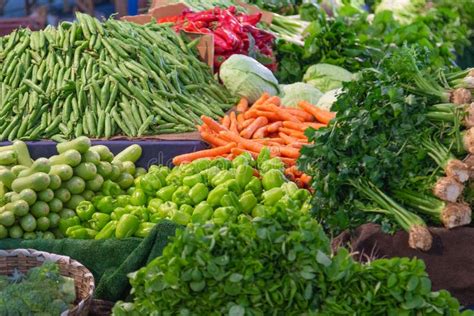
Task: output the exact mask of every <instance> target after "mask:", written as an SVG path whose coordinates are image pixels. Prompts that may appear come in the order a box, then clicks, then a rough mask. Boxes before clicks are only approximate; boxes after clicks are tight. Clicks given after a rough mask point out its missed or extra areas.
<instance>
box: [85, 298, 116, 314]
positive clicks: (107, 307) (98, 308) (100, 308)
mask: <svg viewBox="0 0 474 316" xmlns="http://www.w3.org/2000/svg"><path fill="white" fill-rule="evenodd" d="M113 307H114V303H113V302H109V301H104V300H97V299H93V300H92V303H91V307H90V309H89V316H108V315H110V314H112V308H113Z"/></svg>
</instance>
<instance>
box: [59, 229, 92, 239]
mask: <svg viewBox="0 0 474 316" xmlns="http://www.w3.org/2000/svg"><path fill="white" fill-rule="evenodd" d="M72 228H74V227H71V228H69V229H68V230H67V231H66V235H67V237H68V238H72V239H94V238H95V236H96V235H97V231H96V230H94V229H90V228H84V227H81V226H79V228H78V229H74V230H71V231H70V229H72Z"/></svg>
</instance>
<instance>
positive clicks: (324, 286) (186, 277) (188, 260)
mask: <svg viewBox="0 0 474 316" xmlns="http://www.w3.org/2000/svg"><path fill="white" fill-rule="evenodd" d="M329 249H330V247H329V240H328V238H327V237H326V235H325V234H324V232H323V230H322V228H321V226H320V225H319V224H318V223H317V221H316V220H315V219H313V218H311V216H310V215H309V214H306V213H304V212H301V211H299V210H298V209H297V208H291V207H290V208H287V209H284V208H275V209H274V213H273V214H271V215H269V216H268V217H264V218H256V219H253V220H248V219H247V218H244V217H241V218H240V219H239V220H238V221H237V222H233V223H228V224H226V225H223V226H213V225H195V226H188V227H187V228H186V229H184V230H182V231H179V232H177V235H176V237H175V238H174V239H173V240H172V242H171V243H170V244H168V246H167V247H166V248H165V250H164V252H163V255H162V256H161V257H159V258H157V259H155V260H154V261H153V262H151V263H150V264H149V265H148V266H147V267H145V268H142V269H141V270H139V271H138V272H136V273H135V274H134V275H133V276H132V277H131V284H132V287H133V290H132V294H133V295H134V301H133V303H121V302H119V303H118V304H117V305H116V306H115V308H114V315H242V316H243V315H459V312H458V311H459V303H458V302H457V301H456V300H455V299H454V298H452V297H451V296H450V295H449V293H448V292H445V291H441V292H432V291H431V284H430V282H429V279H428V278H427V274H426V272H425V269H424V264H423V262H422V261H420V260H417V259H413V260H410V259H390V260H376V261H374V262H372V263H370V264H366V265H365V264H360V263H358V262H356V261H354V260H353V259H352V258H351V256H350V255H349V253H348V251H347V250H345V249H341V250H340V251H338V253H337V254H335V255H331V254H330V250H329Z"/></svg>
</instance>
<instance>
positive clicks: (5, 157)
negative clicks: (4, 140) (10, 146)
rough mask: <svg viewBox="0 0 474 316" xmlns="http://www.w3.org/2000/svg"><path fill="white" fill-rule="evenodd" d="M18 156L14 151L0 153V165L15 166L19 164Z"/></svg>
mask: <svg viewBox="0 0 474 316" xmlns="http://www.w3.org/2000/svg"><path fill="white" fill-rule="evenodd" d="M17 157H18V156H17V154H16V152H15V151H14V150H7V151H1V152H0V165H2V166H8V165H13V164H17V163H18V160H17Z"/></svg>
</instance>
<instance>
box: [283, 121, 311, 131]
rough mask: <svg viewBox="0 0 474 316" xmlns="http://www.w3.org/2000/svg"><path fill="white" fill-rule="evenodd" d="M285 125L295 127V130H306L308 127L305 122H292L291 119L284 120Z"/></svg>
mask: <svg viewBox="0 0 474 316" xmlns="http://www.w3.org/2000/svg"><path fill="white" fill-rule="evenodd" d="M283 127H286V128H291V129H295V130H298V131H304V130H305V129H306V125H305V124H302V123H295V122H291V121H284V122H283Z"/></svg>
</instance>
